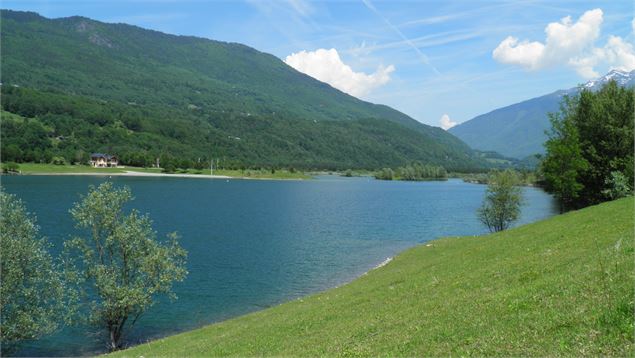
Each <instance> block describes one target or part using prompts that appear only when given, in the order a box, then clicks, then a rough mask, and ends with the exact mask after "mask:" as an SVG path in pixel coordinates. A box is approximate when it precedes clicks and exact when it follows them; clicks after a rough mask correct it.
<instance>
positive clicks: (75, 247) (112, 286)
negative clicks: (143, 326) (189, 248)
mask: <svg viewBox="0 0 635 358" xmlns="http://www.w3.org/2000/svg"><path fill="white" fill-rule="evenodd" d="M131 199H132V195H131V193H130V189H128V188H123V189H116V188H114V187H113V185H112V183H104V184H101V185H100V186H99V187H97V188H94V187H91V188H90V191H89V193H88V195H87V196H86V197H85V198H83V200H82V201H81V202H79V203H76V204H75V206H74V208H73V209H71V214H72V216H73V218H74V219H75V221H76V225H77V227H78V228H80V229H86V235H85V236H82V237H77V238H73V239H72V240H70V241H67V242H66V243H65V245H64V248H65V259H66V263H67V265H68V267H67V272H68V273H75V275H72V274H69V275H68V277H74V278H75V283H76V285H77V287H78V291H79V293H80V294H81V297H88V298H91V299H92V300H90V302H86V301H88V299H86V300H83V301H84V302H86V306H85V307H79V310H78V312H79V313H80V317H81V318H83V319H85V320H87V321H88V322H89V323H92V324H94V325H97V326H100V327H104V328H106V329H107V331H108V334H109V348H110V349H111V350H116V349H119V348H121V345H122V338H123V334H124V331H125V330H126V329H129V328H130V327H132V326H133V325H134V324H135V322H136V321H137V320H138V319H139V317H140V316H141V315H142V314H143V313H144V312H145V311H146V310H147V309H148V308H149V307H150V306H152V304H153V303H154V299H155V297H156V296H157V295H158V294H167V295H168V296H170V298H175V296H174V293H173V292H172V284H173V282H174V281H182V280H183V279H184V278H185V276H186V275H187V271H186V269H185V258H186V255H187V253H186V252H185V250H184V249H182V248H181V246H179V244H178V237H177V235H176V234H174V233H173V234H170V235H168V242H166V243H161V242H159V241H158V240H157V239H156V232H155V231H154V230H153V229H152V222H151V221H150V219H149V218H148V216H146V215H141V214H139V213H138V212H137V211H136V210H132V211H131V212H130V214H128V215H126V214H125V213H124V212H123V207H124V205H125V204H126V203H127V202H128V201H130V200H131ZM87 291H88V292H87Z"/></svg>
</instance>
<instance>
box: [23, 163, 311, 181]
mask: <svg viewBox="0 0 635 358" xmlns="http://www.w3.org/2000/svg"><path fill="white" fill-rule="evenodd" d="M19 166H20V167H19V170H20V172H21V173H22V174H64V173H68V174H77V173H124V172H126V171H134V172H141V173H161V169H157V168H139V167H121V168H94V167H92V166H90V165H54V164H36V163H20V164H19ZM176 173H180V174H205V175H207V174H209V169H208V170H196V169H188V170H179V171H177V172H176ZM214 175H224V176H229V177H235V178H255V179H308V178H310V176H308V175H305V174H304V173H302V172H297V171H296V172H293V173H292V172H289V171H288V170H276V171H275V173H271V171H269V170H249V169H247V170H224V169H220V170H214Z"/></svg>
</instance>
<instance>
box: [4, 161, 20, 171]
mask: <svg viewBox="0 0 635 358" xmlns="http://www.w3.org/2000/svg"><path fill="white" fill-rule="evenodd" d="M2 172H3V173H19V172H20V166H19V165H18V164H17V163H15V162H8V163H3V164H2Z"/></svg>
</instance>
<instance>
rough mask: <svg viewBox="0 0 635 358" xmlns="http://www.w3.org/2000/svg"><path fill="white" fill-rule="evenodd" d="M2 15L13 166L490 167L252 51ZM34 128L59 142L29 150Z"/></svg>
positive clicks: (382, 109) (454, 143) (6, 139)
mask: <svg viewBox="0 0 635 358" xmlns="http://www.w3.org/2000/svg"><path fill="white" fill-rule="evenodd" d="M1 15H2V25H1V26H2V28H1V31H2V66H3V68H2V77H3V78H2V82H3V84H2V92H3V99H6V100H5V101H3V104H2V105H3V109H4V110H5V111H8V112H12V113H15V114H19V115H20V116H22V117H25V118H31V120H29V121H20V120H18V119H16V118H13V119H12V120H11V121H10V123H9V122H5V121H3V122H4V123H3V126H4V127H5V128H4V129H5V130H4V131H3V133H2V136H3V137H2V139H3V141H2V146H3V149H9V150H7V151H4V150H3V152H5V153H9V154H13V153H16V157H14V158H9V157H5V158H4V159H5V160H18V161H19V160H24V161H32V160H35V161H41V160H45V161H46V160H47V159H48V157H50V156H51V155H63V156H65V157H66V158H67V159H68V160H73V158H75V157H77V158H80V157H85V155H86V154H85V153H87V152H90V151H108V152H113V153H116V154H119V155H120V156H121V157H122V159H124V161H130V162H132V161H134V162H135V163H134V164H141V162H149V161H152V162H153V161H154V158H155V157H157V156H161V155H163V156H167V157H172V158H175V159H178V160H181V161H191V162H197V161H198V159H199V158H201V159H202V160H205V159H208V158H209V157H210V156H213V157H217V158H224V163H225V165H228V166H265V167H269V166H271V167H274V166H297V167H306V168H333V169H337V168H347V167H358V168H377V167H381V166H398V165H401V164H404V163H407V162H410V161H421V162H424V163H430V164H437V165H444V166H445V167H446V168H448V169H469V168H478V167H482V166H483V165H484V164H483V163H484V162H483V161H482V160H481V159H479V158H478V157H477V156H476V155H475V154H474V152H473V151H472V150H471V149H470V148H469V147H468V146H467V145H466V144H465V143H463V142H461V141H460V140H459V139H457V138H456V137H454V136H452V135H450V134H448V133H446V132H445V131H443V130H441V129H439V128H436V127H430V126H426V125H424V124H421V123H419V122H417V121H415V120H414V119H412V118H410V117H408V116H407V115H405V114H403V113H401V112H398V111H396V110H394V109H392V108H389V107H387V106H382V105H375V104H372V103H368V102H364V101H361V100H359V99H357V98H355V97H352V96H349V95H347V94H345V93H342V92H340V91H338V90H336V89H334V88H332V87H331V86H329V85H327V84H325V83H322V82H320V81H317V80H315V79H313V78H311V77H309V76H307V75H304V74H302V73H300V72H298V71H296V70H294V69H292V68H291V67H289V66H287V65H286V64H285V63H284V62H282V61H281V60H280V59H278V58H276V57H274V56H272V55H269V54H265V53H262V52H259V51H257V50H255V49H252V48H249V47H247V46H244V45H241V44H235V43H224V42H218V41H212V40H207V39H201V38H195V37H189V36H174V35H168V34H164V33H160V32H157V31H151V30H145V29H142V28H139V27H135V26H130V25H125V24H107V23H102V22H98V21H94V20H90V19H87V18H83V17H70V18H60V19H47V18H44V17H41V16H39V15H37V14H35V13H30V12H17V11H9V10H3V11H2V14H1ZM26 122H29V123H26ZM27 127H28V128H27ZM24 130H29V131H31V132H34V133H35V134H36V135H37V136H39V137H42V136H43V137H46V138H49V139H51V140H49V141H48V143H43V146H41V147H37V148H30V147H28V146H25V145H24V143H22V142H21V141H20V138H19V136H24ZM44 142H47V141H46V140H45V141H44ZM9 146H12V147H11V148H8V147H9ZM136 162H139V163H136Z"/></svg>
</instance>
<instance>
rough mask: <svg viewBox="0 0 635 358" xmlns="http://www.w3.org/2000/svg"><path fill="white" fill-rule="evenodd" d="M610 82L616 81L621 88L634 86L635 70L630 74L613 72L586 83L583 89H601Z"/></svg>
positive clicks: (619, 71)
mask: <svg viewBox="0 0 635 358" xmlns="http://www.w3.org/2000/svg"><path fill="white" fill-rule="evenodd" d="M610 80H615V81H616V82H617V84H618V85H620V86H628V85H632V84H634V83H635V70H633V71H630V72H628V71H621V70H611V71H609V73H607V74H606V75H604V76H602V77H600V78H597V79H594V80H591V81H589V82H587V83H585V84H584V86H583V87H584V88H590V89H599V88H600V87H602V85H604V84H605V83H607V82H609V81H610Z"/></svg>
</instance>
